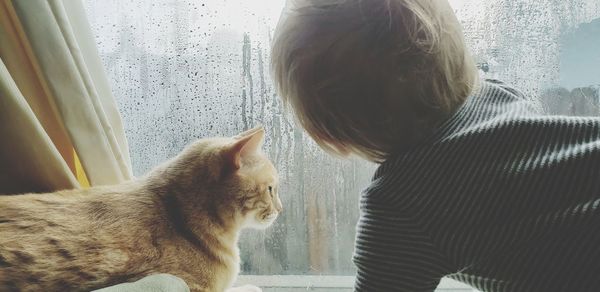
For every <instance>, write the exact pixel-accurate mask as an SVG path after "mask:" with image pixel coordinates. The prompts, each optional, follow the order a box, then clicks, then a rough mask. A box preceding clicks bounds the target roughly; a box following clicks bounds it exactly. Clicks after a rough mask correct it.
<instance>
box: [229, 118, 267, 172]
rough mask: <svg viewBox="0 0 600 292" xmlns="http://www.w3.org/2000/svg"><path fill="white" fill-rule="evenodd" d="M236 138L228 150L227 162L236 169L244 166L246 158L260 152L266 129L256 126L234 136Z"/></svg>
mask: <svg viewBox="0 0 600 292" xmlns="http://www.w3.org/2000/svg"><path fill="white" fill-rule="evenodd" d="M234 139H235V140H236V141H235V142H234V143H233V144H232V145H231V146H230V147H229V149H227V151H226V155H225V156H226V157H225V159H226V160H227V163H228V164H229V165H230V167H231V168H232V169H234V170H238V169H240V167H242V161H243V160H244V158H246V157H249V156H252V155H254V154H256V153H258V152H259V151H260V149H261V147H262V144H263V141H264V139H265V130H264V129H263V128H262V127H258V128H254V129H252V130H249V131H246V132H244V133H241V134H239V135H237V136H235V137H234Z"/></svg>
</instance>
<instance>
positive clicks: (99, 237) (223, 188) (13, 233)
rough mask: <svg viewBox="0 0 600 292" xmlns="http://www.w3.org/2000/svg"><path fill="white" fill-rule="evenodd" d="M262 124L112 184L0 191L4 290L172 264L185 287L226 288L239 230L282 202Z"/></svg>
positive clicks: (71, 287) (70, 284) (128, 275)
mask: <svg viewBox="0 0 600 292" xmlns="http://www.w3.org/2000/svg"><path fill="white" fill-rule="evenodd" d="M264 133H265V132H264V130H263V129H262V128H256V129H252V130H250V131H247V132H244V133H242V134H240V135H238V136H235V137H230V138H206V139H200V140H198V141H196V142H194V143H192V144H190V145H189V146H187V147H186V148H185V149H184V150H183V151H182V152H181V153H180V154H179V155H177V156H176V157H175V158H173V159H171V160H169V161H167V162H166V163H164V164H162V165H160V166H158V167H156V168H155V169H153V170H152V171H150V172H149V173H148V174H147V175H146V176H144V177H142V178H139V179H136V180H133V181H130V182H126V183H123V184H119V185H114V186H98V187H92V188H88V189H78V190H68V191H59V192H55V193H47V194H24V195H16V196H0V291H89V290H93V289H97V288H102V287H106V286H110V285H113V284H118V283H123V282H130V281H134V280H137V279H140V278H143V277H144V276H147V275H151V274H158V273H168V274H172V275H175V276H178V277H180V278H181V279H183V280H184V281H185V282H186V283H187V284H188V286H189V287H190V290H191V291H198V292H200V291H202V292H204V291H210V292H222V291H231V292H233V291H238V292H241V291H248V292H250V291H260V289H259V288H258V287H255V286H245V287H238V288H230V287H231V286H232V283H233V282H234V281H235V278H236V277H237V274H238V272H239V267H240V259H239V251H238V247H237V241H238V235H239V233H240V230H241V229H243V228H246V227H251V228H260V229H262V228H266V227H268V226H270V225H271V224H272V223H273V221H275V219H276V218H277V216H278V214H279V213H280V212H281V211H282V205H281V201H280V199H279V196H278V192H277V191H278V177H277V172H276V170H275V167H274V166H273V164H272V163H271V162H270V161H269V160H268V159H267V158H266V156H265V155H264V154H263V153H262V151H261V145H262V142H263V139H264Z"/></svg>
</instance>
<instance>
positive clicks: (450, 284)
mask: <svg viewBox="0 0 600 292" xmlns="http://www.w3.org/2000/svg"><path fill="white" fill-rule="evenodd" d="M244 284H252V285H256V286H259V287H261V288H263V290H264V291H265V292H267V291H281V292H284V291H352V287H353V285H354V277H353V276H291V275H276V276H254V275H243V276H239V277H238V280H237V285H244ZM436 291H456V292H458V291H461V292H462V291H464V292H471V291H477V290H474V289H473V288H472V287H470V286H468V285H465V284H462V283H459V282H457V281H454V280H451V279H445V278H444V279H442V281H441V283H440V285H439V286H438V289H437V290H436Z"/></svg>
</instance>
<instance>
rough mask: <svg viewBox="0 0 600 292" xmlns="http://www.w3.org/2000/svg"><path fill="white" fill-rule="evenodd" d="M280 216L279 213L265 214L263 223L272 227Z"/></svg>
mask: <svg viewBox="0 0 600 292" xmlns="http://www.w3.org/2000/svg"><path fill="white" fill-rule="evenodd" d="M278 215H279V213H277V212H273V213H268V214H265V215H264V216H263V217H262V220H261V221H262V222H261V223H262V224H264V225H266V226H270V225H271V224H273V222H275V219H277V216H278Z"/></svg>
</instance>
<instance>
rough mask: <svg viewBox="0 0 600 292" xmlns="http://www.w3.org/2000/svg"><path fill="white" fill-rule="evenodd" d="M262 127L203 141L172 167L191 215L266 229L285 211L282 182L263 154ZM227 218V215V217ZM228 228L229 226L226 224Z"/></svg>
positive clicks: (185, 152) (184, 153)
mask: <svg viewBox="0 0 600 292" xmlns="http://www.w3.org/2000/svg"><path fill="white" fill-rule="evenodd" d="M264 136H265V131H264V129H263V128H262V127H260V128H255V129H252V130H249V131H246V132H243V133H241V134H239V135H236V136H234V137H227V138H205V139H200V140H198V141H196V142H194V143H192V144H191V145H189V146H188V147H186V149H185V150H184V151H183V152H182V153H181V154H180V155H178V156H177V157H176V158H175V159H174V161H172V162H171V163H169V168H170V171H169V172H170V173H175V174H176V175H173V177H175V180H177V181H176V182H175V183H176V184H177V185H178V186H179V187H180V188H181V189H180V192H181V193H185V196H186V197H185V198H186V199H185V200H186V203H188V204H190V206H184V207H185V208H186V209H191V210H189V211H190V212H194V210H198V209H204V210H207V211H208V213H209V214H211V215H213V216H214V217H215V220H217V221H226V220H234V221H235V222H236V223H237V224H239V226H240V227H252V228H259V229H262V228H266V227H268V226H270V225H271V224H272V223H273V222H274V221H275V219H276V218H277V216H278V215H279V213H280V212H281V211H282V205H281V200H280V199H279V194H278V190H279V180H278V176H277V171H276V170H275V167H274V166H273V164H272V163H271V161H270V160H269V159H268V158H267V157H266V156H265V154H264V153H263V152H262V149H261V147H262V144H263V140H264ZM224 213H227V214H224ZM224 223H229V222H224Z"/></svg>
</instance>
